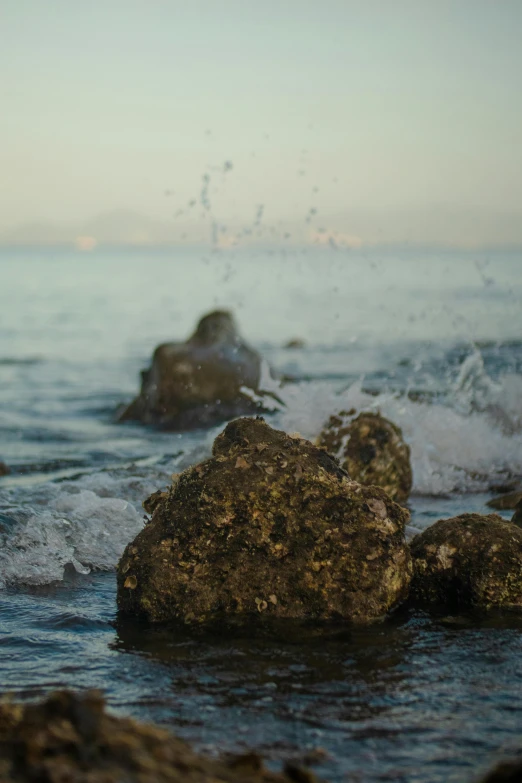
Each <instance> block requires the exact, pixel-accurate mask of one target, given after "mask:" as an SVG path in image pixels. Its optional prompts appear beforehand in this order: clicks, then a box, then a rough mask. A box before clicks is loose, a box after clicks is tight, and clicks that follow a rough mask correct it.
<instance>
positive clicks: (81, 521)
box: [0, 350, 522, 587]
mask: <svg viewBox="0 0 522 783" xmlns="http://www.w3.org/2000/svg"><path fill="white" fill-rule="evenodd" d="M261 385H262V388H264V389H265V391H266V392H268V393H269V396H268V398H267V397H266V396H265V397H264V398H263V400H264V403H265V404H266V400H267V399H268V400H269V401H270V407H271V411H270V412H269V414H268V416H267V417H268V419H269V420H270V423H271V424H272V425H273V426H276V427H278V428H281V429H284V430H286V431H288V432H299V433H301V435H303V436H304V437H307V438H310V439H312V440H314V439H315V438H316V437H317V436H318V434H319V432H320V431H321V428H322V427H323V425H324V424H325V422H326V421H327V420H328V418H329V416H330V415H331V414H332V413H336V412H338V411H340V410H343V409H344V410H348V409H350V408H355V409H356V410H357V411H358V412H361V411H375V410H378V411H380V412H381V413H382V414H383V415H384V416H386V417H388V418H389V419H391V420H392V421H394V422H395V423H396V424H398V425H399V426H400V427H401V428H402V430H403V434H404V438H405V440H406V442H407V443H408V444H409V445H410V448H411V458H412V466H413V477H414V483H413V493H414V495H415V494H416V495H430V496H439V497H441V496H448V495H452V494H454V493H469V492H484V491H486V490H487V489H488V487H490V486H491V485H492V484H496V483H501V482H503V481H505V480H506V479H508V478H510V477H513V476H516V477H522V377H521V376H519V375H514V374H508V375H505V376H502V377H500V378H498V379H496V380H492V379H491V378H490V377H489V376H488V375H487V373H486V371H485V369H484V363H483V361H482V356H481V354H480V352H479V351H478V350H475V351H473V352H471V353H470V354H469V355H468V356H467V357H466V358H465V359H464V361H463V362H462V364H461V367H460V372H459V373H458V377H457V378H456V381H455V382H454V384H453V386H452V388H451V389H450V391H449V392H448V393H447V394H446V395H445V396H444V398H441V399H438V398H437V399H433V400H431V401H428V400H424V401H422V400H415V399H411V398H410V397H409V396H408V391H407V390H406V391H403V392H402V393H397V392H385V391H381V392H380V393H375V392H372V393H369V392H368V391H367V390H365V386H364V378H360V379H359V380H358V381H356V382H354V383H351V384H350V385H345V386H344V387H341V388H336V387H335V386H333V385H332V383H331V382H327V381H309V382H301V383H289V384H284V383H280V382H279V381H276V380H274V379H273V378H272V377H271V376H270V372H269V371H268V368H265V369H264V371H263V378H262V384H261ZM221 429H222V427H217V428H214V429H213V430H209V431H208V432H206V433H201V434H200V435H198V437H197V438H194V437H192V438H191V439H187V440H186V441H184V444H185V448H184V449H182V450H181V452H179V453H177V454H176V455H172V454H169V455H166V456H165V458H161V459H155V460H154V461H153V462H151V464H136V463H133V464H132V465H126V466H120V467H119V468H117V469H115V468H107V467H106V468H104V469H102V470H97V471H93V472H91V473H89V474H87V475H82V476H79V477H78V478H76V479H68V480H67V479H66V480H65V481H64V480H61V481H46V482H44V483H38V484H37V485H33V486H27V485H25V484H22V485H20V486H18V485H16V486H10V487H9V486H7V487H6V488H4V489H3V490H1V491H0V510H1V512H2V513H1V514H0V587H5V586H7V585H12V584H20V583H22V584H35V585H37V584H46V583H49V582H52V581H55V580H61V579H63V577H64V574H65V570H66V569H67V568H70V567H72V568H74V569H75V570H76V571H78V572H79V573H88V572H89V571H90V570H92V569H98V570H109V569H113V568H114V567H115V566H116V564H117V562H118V559H119V557H120V556H121V554H122V552H123V549H124V548H125V546H126V545H127V543H128V542H129V541H130V540H132V539H133V538H134V537H135V536H136V535H137V533H138V532H139V531H140V530H141V529H142V526H143V524H144V513H143V510H142V508H141V503H142V501H143V500H144V499H145V498H146V497H147V496H148V495H149V494H150V493H152V492H154V491H155V490H156V489H160V488H164V487H165V486H167V485H168V484H169V483H170V480H171V474H172V473H174V472H179V471H180V470H183V469H184V468H186V467H188V466H189V465H192V464H194V463H196V462H198V461H200V460H202V459H204V458H206V457H207V456H209V454H210V451H211V446H212V442H213V440H214V438H215V436H216V434H217V433H218V432H219V431H220V430H221ZM177 443H178V441H177ZM179 443H180V444H181V441H179ZM413 506H414V507H415V497H413Z"/></svg>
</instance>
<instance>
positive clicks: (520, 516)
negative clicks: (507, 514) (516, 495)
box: [511, 499, 522, 527]
mask: <svg viewBox="0 0 522 783" xmlns="http://www.w3.org/2000/svg"><path fill="white" fill-rule="evenodd" d="M511 521H512V523H513V524H514V525H518V527H522V499H521V500H519V501H518V503H517V505H516V507H515V513H514V514H513V519H512V520H511Z"/></svg>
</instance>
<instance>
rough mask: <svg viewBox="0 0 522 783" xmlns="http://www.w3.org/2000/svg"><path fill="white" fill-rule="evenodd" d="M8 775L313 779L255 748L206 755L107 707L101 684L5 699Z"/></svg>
mask: <svg viewBox="0 0 522 783" xmlns="http://www.w3.org/2000/svg"><path fill="white" fill-rule="evenodd" d="M0 780H1V781H2V783H262V782H263V783H290V781H292V780H293V781H296V780H301V781H303V783H304V782H305V781H309V783H313V781H314V780H315V778H314V776H313V775H312V774H311V773H310V772H309V771H308V770H306V769H303V768H296V767H294V766H293V765H289V766H288V771H287V772H285V773H283V774H278V773H274V772H270V771H269V770H267V769H266V768H265V767H264V766H263V763H262V760H261V758H260V757H259V756H258V755H257V754H255V753H248V754H244V755H242V756H236V757H230V758H228V759H226V760H223V761H218V760H215V759H208V758H205V757H203V756H199V755H197V754H196V753H194V751H192V750H191V748H190V747H189V746H188V745H187V744H186V743H185V742H183V741H182V740H180V739H178V738H177V737H175V736H173V735H172V734H170V733H169V732H167V731H165V730H164V729H160V728H157V727H156V726H153V725H150V724H142V723H138V722H137V721H134V720H131V719H129V718H118V717H115V716H113V715H109V714H108V713H107V712H106V711H105V707H104V702H103V698H102V697H101V695H100V694H98V693H96V692H88V693H85V694H75V693H72V692H70V691H59V692H57V693H55V694H53V695H52V696H50V697H48V698H47V699H46V700H45V701H43V702H42V703H39V704H17V703H12V702H9V701H6V702H4V703H0Z"/></svg>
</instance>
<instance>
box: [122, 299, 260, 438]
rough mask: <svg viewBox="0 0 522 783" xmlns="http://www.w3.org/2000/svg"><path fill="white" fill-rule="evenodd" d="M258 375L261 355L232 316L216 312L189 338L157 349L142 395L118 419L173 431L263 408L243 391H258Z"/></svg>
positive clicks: (143, 385)
mask: <svg viewBox="0 0 522 783" xmlns="http://www.w3.org/2000/svg"><path fill="white" fill-rule="evenodd" d="M260 379H261V357H260V355H259V354H258V353H257V351H255V350H254V349H253V348H250V347H249V346H248V345H247V344H246V343H245V342H244V341H243V340H242V339H241V337H240V336H239V334H238V332H237V328H236V325H235V322H234V319H233V317H232V315H231V314H230V313H228V312H226V311H219V310H218V311H216V312H213V313H209V314H208V315H206V316H204V317H203V318H202V319H201V320H200V322H199V324H198V326H197V329H196V331H195V332H194V334H193V335H192V337H190V338H189V339H188V340H187V341H186V342H181V343H164V344H163V345H160V346H158V347H157V348H156V350H155V351H154V355H153V357H152V364H151V367H150V369H148V370H145V371H143V372H142V384H141V391H140V394H139V395H138V396H137V397H136V399H135V400H134V401H133V402H131V404H130V405H128V406H127V407H126V408H125V410H123V412H122V413H120V414H119V417H118V418H119V420H120V421H128V420H136V421H142V422H144V423H145V424H153V425H155V426H159V427H163V428H166V429H174V430H186V429H194V428H198V427H207V426H211V425H214V424H216V423H219V422H220V421H225V420H226V419H230V418H233V417H234V416H240V415H242V414H248V413H255V412H259V411H260V410H261V409H262V405H261V404H260V403H259V402H256V401H254V400H253V399H252V398H251V397H250V396H249V395H248V394H245V393H244V392H243V391H242V390H241V389H242V387H247V388H248V389H251V390H252V391H253V392H255V393H256V394H257V393H258V392H259V391H260V390H259V382H260Z"/></svg>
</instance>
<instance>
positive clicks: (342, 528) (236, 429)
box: [118, 418, 411, 627]
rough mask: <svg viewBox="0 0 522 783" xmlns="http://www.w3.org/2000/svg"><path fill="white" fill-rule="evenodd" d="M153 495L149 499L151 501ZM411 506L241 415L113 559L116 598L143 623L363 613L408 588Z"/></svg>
mask: <svg viewBox="0 0 522 783" xmlns="http://www.w3.org/2000/svg"><path fill="white" fill-rule="evenodd" d="M153 505H154V504H153ZM408 518H409V514H408V512H407V511H405V510H404V509H403V508H401V507H400V506H398V505H397V504H395V503H394V502H393V501H391V500H390V498H389V497H388V496H387V495H386V493H385V492H384V491H383V490H382V489H379V488H377V487H363V486H361V485H360V484H357V483H356V482H354V481H351V480H350V479H349V477H348V476H347V475H346V473H345V472H344V471H343V470H342V469H341V468H340V466H339V464H338V462H337V460H335V459H334V458H333V457H331V456H330V455H329V454H327V452H326V451H325V450H323V449H320V448H317V447H316V446H314V445H313V444H311V443H310V442H308V441H306V440H303V439H301V438H299V437H298V436H297V437H292V436H289V435H287V434H286V433H284V432H280V431H278V430H274V429H272V428H271V427H269V426H268V425H267V424H266V423H265V422H264V421H263V419H260V418H257V419H239V420H237V421H234V422H232V423H230V424H229V425H228V426H227V427H226V429H225V430H224V432H223V433H222V434H221V435H219V436H218V437H217V438H216V441H215V443H214V450H213V457H212V458H211V459H209V460H207V461H206V462H203V463H201V464H200V465H197V466H195V467H193V468H190V469H189V470H186V471H185V472H184V473H182V474H181V475H180V476H179V477H176V483H175V484H174V485H173V486H172V488H171V489H170V491H169V493H168V495H167V497H166V498H162V499H160V502H159V503H157V504H156V505H155V506H154V511H153V516H152V520H151V521H150V523H149V524H147V525H146V526H145V528H144V529H143V530H142V531H141V533H140V534H139V535H138V536H137V538H136V539H135V540H134V541H133V542H132V543H131V544H129V545H128V546H127V548H126V550H125V552H124V554H123V556H122V558H121V560H120V563H119V566H118V606H119V608H120V609H121V610H122V611H123V612H125V613H130V614H133V615H136V616H141V617H144V618H145V619H147V620H148V621H151V622H164V621H174V622H179V623H183V624H195V625H213V624H215V625H217V626H219V627H222V625H223V623H225V624H227V623H229V624H230V625H243V624H245V623H249V622H251V621H257V622H259V621H260V622H261V623H266V622H270V621H271V620H287V619H295V620H311V621H334V620H336V621H339V620H340V621H342V622H351V623H358V624H361V623H370V622H372V621H374V620H376V619H378V618H381V617H382V616H383V615H385V614H386V612H388V611H389V610H390V609H392V608H393V607H394V606H396V605H397V604H398V603H400V602H401V601H402V600H403V599H404V598H405V597H406V595H407V592H408V587H409V582H410V578H411V561H410V553H409V549H408V546H407V544H406V542H405V538H404V526H405V523H406V521H407V520H408Z"/></svg>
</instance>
